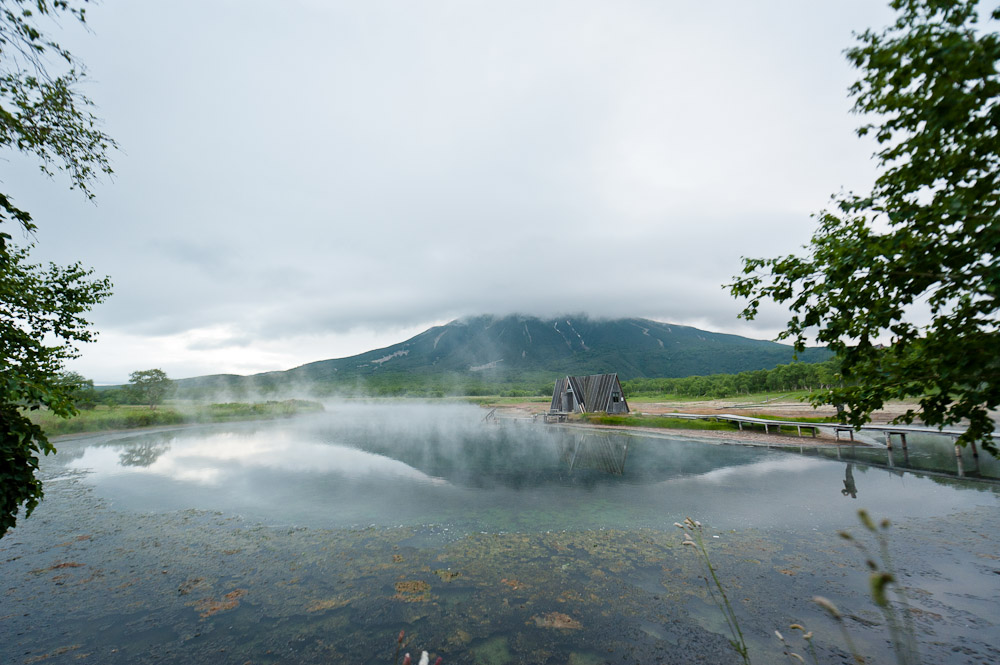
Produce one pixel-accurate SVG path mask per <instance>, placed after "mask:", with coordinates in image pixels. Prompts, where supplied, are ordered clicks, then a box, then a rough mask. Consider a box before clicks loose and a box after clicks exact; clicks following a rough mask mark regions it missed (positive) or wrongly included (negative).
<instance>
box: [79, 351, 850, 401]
mask: <svg viewBox="0 0 1000 665" xmlns="http://www.w3.org/2000/svg"><path fill="white" fill-rule="evenodd" d="M839 370H840V362H839V361H838V360H837V359H832V360H827V361H825V362H821V363H804V362H794V363H789V364H787V365H778V366H777V367H775V368H774V369H761V370H753V371H747V372H740V373H738V374H710V375H707V376H688V377H684V378H636V379H629V380H627V381H622V388H623V389H624V391H625V395H626V397H648V396H655V395H676V396H679V397H707V398H713V399H714V398H722V397H733V396H737V395H745V394H751V393H762V392H778V391H787V392H796V391H804V390H816V389H819V388H824V387H829V386H833V385H835V384H838V382H839V378H838V372H839ZM555 378H556V377H555V376H554V375H553V373H552V372H531V373H525V374H520V375H517V374H515V375H512V376H506V377H504V378H503V379H494V380H492V381H491V380H489V379H487V378H486V377H483V378H481V379H480V378H470V377H468V376H454V375H452V376H449V375H443V376H420V375H413V374H409V375H408V374H405V373H398V374H390V373H386V374H383V375H380V376H373V377H367V380H365V381H359V382H357V383H354V384H352V385H351V387H350V390H345V389H344V388H343V387H341V386H335V385H330V384H323V383H319V384H314V385H311V386H301V385H300V386H296V387H294V389H293V386H290V385H288V384H280V383H279V384H271V385H257V386H255V387H254V388H253V389H252V390H250V389H247V387H246V384H243V383H233V384H232V385H231V386H228V387H226V388H224V389H221V390H220V388H219V387H218V386H214V387H212V388H209V387H206V386H178V387H177V388H176V389H175V390H174V392H173V394H172V395H171V396H170V397H172V398H174V399H187V400H197V401H215V402H218V401H222V402H242V401H248V400H249V401H254V400H258V401H259V400H262V399H274V398H275V397H280V396H287V394H291V393H295V394H301V395H302V396H310V397H315V398H322V397H335V396H350V397H423V398H435V397H486V396H499V397H540V396H547V395H551V394H552V387H553V384H554V382H555ZM91 398H92V399H93V401H94V402H98V403H104V404H109V405H110V404H142V403H144V402H143V401H142V399H141V397H140V396H139V395H137V394H136V393H135V392H134V391H133V390H130V387H129V386H121V387H116V388H101V389H98V391H97V393H96V394H95V395H91ZM84 408H86V406H84Z"/></svg>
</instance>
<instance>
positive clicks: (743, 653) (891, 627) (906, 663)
mask: <svg viewBox="0 0 1000 665" xmlns="http://www.w3.org/2000/svg"><path fill="white" fill-rule="evenodd" d="M858 519H859V520H860V521H861V525H862V526H863V527H864V528H865V529H866V530H867V531H868V532H869V533H871V534H872V535H873V536H874V538H875V541H876V544H877V546H878V554H877V555H874V554H872V553H871V552H870V551H869V550H868V548H867V547H866V546H865V544H864V543H863V542H861V541H860V540H858V539H856V538H855V537H854V536H853V535H851V534H850V533H849V532H847V531H840V532H838V533H839V535H840V537H841V538H843V539H844V540H846V541H849V542H851V543H853V544H854V545H856V546H857V548H858V550H859V551H860V552H861V554H862V555H863V556H864V558H865V565H866V566H867V568H868V570H869V571H870V574H869V590H870V593H871V598H872V601H873V602H874V603H875V605H876V606H877V607H878V608H879V610H880V611H881V613H882V615H883V617H884V618H885V621H886V628H887V629H888V631H889V637H890V640H891V644H892V651H893V653H894V654H895V656H896V662H897V663H898V664H899V665H916V664H917V663H919V662H920V656H919V654H918V650H917V637H916V631H915V629H914V626H913V618H912V611H911V609H910V604H909V601H908V600H907V597H906V592H905V591H904V589H903V587H901V586H900V585H899V581H898V577H897V574H896V571H895V569H894V567H893V565H892V560H891V557H890V555H889V539H888V536H887V535H886V532H887V531H888V530H889V520H887V519H883V520H882V521H881V522H879V524H878V526H876V525H875V521H874V520H873V519H872V518H871V516H870V515H869V514H868V511H866V510H859V511H858ZM674 526H675V527H677V528H678V529H681V530H682V531H683V532H684V540H683V542H682V543H681V544H682V545H686V546H688V547H691V548H692V549H694V550H695V552H696V554H697V557H698V560H699V561H700V562H701V565H702V567H703V568H704V569H705V571H706V572H707V573H708V575H705V576H703V577H702V579H703V580H704V582H705V587H706V588H707V589H708V595H709V597H710V598H711V600H712V602H713V603H714V604H715V606H716V607H717V608H718V609H719V612H720V613H721V614H722V616H723V618H724V619H725V622H726V628H727V629H728V631H729V635H730V637H729V645H730V646H731V647H732V648H733V650H735V651H736V653H738V654H739V656H740V658H741V659H742V660H743V662H744V663H745V664H746V665H750V650H749V647H748V646H747V642H746V639H745V638H744V636H743V630H742V628H741V627H740V620H739V617H738V616H737V615H736V612H735V611H734V609H733V605H732V603H731V602H730V601H729V595H728V594H727V593H726V587H725V585H723V584H722V582H721V581H720V580H719V575H718V569H717V568H716V566H715V565H713V563H712V559H711V557H710V556H709V554H708V548H707V547H706V546H705V539H704V537H703V533H702V525H701V522H699V521H697V520H692V519H691V518H690V517H687V518H685V519H684V523H683V524H681V523H679V522H674ZM692 534H693V535H692ZM890 593H891V594H892V595H893V596H894V599H893V598H892V597H890ZM813 602H814V603H816V605H818V606H819V607H821V608H823V610H825V611H826V613H827V614H828V615H829V616H830V618H831V619H833V620H834V621H835V622H836V624H837V626H838V627H839V629H840V633H841V637H842V638H843V640H844V643H845V644H846V646H847V648H848V650H849V651H850V653H851V657H852V659H853V661H854V663H856V664H857V665H864V663H866V662H868V660H867V659H866V658H865V657H864V655H862V654H861V653H860V651H859V649H858V647H857V646H856V644H855V642H854V640H853V639H852V638H851V634H850V632H849V631H848V629H847V626H846V625H845V623H844V615H843V613H842V612H841V611H840V610H839V609H838V608H837V606H836V605H834V604H833V603H832V602H830V600H829V599H828V598H824V597H822V596H815V597H813ZM789 629H790V630H794V631H800V632H801V633H802V640H803V642H805V646H806V651H807V652H808V653H809V655H810V656H811V657H812V661H813V663H815V664H816V665H819V658H817V656H816V649H815V645H814V644H813V637H814V635H813V632H812V631H808V630H806V629H805V627H804V626H802V624H799V623H793V624H791V625H790V626H789ZM774 634H775V636H776V637H777V638H778V640H779V641H780V642H781V645H782V647H783V653H784V655H785V656H786V657H787V658H789V660H790V661H793V662H796V661H797V662H800V663H804V662H805V659H804V658H803V657H802V656H801V655H799V654H798V653H795V652H794V651H792V650H791V649H792V648H793V647H792V646H791V645H790V644H789V643H788V641H787V640H786V639H785V636H784V635H783V634H782V633H781V631H780V630H775V631H774Z"/></svg>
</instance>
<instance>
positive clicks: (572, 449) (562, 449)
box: [559, 435, 629, 476]
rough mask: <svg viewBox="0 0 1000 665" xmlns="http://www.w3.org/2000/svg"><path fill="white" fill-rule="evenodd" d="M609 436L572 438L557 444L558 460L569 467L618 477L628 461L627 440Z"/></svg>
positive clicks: (571, 469)
mask: <svg viewBox="0 0 1000 665" xmlns="http://www.w3.org/2000/svg"><path fill="white" fill-rule="evenodd" d="M623 438H624V437H609V436H593V435H591V436H574V437H567V438H566V439H564V440H562V441H560V442H559V458H560V460H561V461H562V462H563V463H564V464H566V465H567V466H568V467H569V470H570V472H572V471H574V470H577V469H592V470H596V471H602V472H604V473H611V474H614V475H617V476H620V475H622V474H624V473H625V460H626V459H628V443H629V442H628V438H624V440H623Z"/></svg>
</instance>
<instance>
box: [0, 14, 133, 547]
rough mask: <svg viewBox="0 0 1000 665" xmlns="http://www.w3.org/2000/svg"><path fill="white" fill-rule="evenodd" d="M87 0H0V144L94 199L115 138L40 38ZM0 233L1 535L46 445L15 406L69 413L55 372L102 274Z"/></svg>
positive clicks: (36, 495) (31, 488) (32, 493)
mask: <svg viewBox="0 0 1000 665" xmlns="http://www.w3.org/2000/svg"><path fill="white" fill-rule="evenodd" d="M84 5H86V0H0V148H4V149H7V150H9V151H13V152H17V153H21V154H22V155H25V156H27V157H30V158H33V159H36V160H37V161H38V163H39V167H40V168H41V171H42V173H44V174H46V175H49V176H51V175H53V174H54V172H55V171H56V170H59V171H62V172H64V173H65V174H66V175H67V176H68V177H69V180H70V189H78V190H80V191H82V192H83V193H84V195H85V196H87V198H93V191H92V189H91V185H92V184H93V183H94V182H95V181H96V180H97V179H98V178H99V176H100V175H101V174H106V175H110V174H111V172H112V170H111V165H110V162H109V160H108V152H109V151H110V150H113V149H114V148H115V147H116V146H115V142H114V141H113V140H112V139H111V138H110V137H109V136H107V135H106V134H105V133H104V132H103V131H102V130H101V129H100V121H99V120H98V119H97V118H96V117H95V116H94V115H93V114H92V113H91V112H90V109H91V108H92V107H93V104H92V103H91V101H90V100H89V99H88V98H87V97H86V96H85V95H83V94H82V93H81V92H80V89H79V85H80V83H81V82H82V81H83V80H84V67H83V65H82V63H80V62H79V61H78V60H77V59H76V58H75V57H74V56H73V54H72V53H70V52H69V51H68V50H66V49H65V48H63V47H61V46H60V45H59V44H58V43H57V42H56V41H55V40H54V39H53V38H51V37H50V36H49V35H47V34H46V33H45V31H44V29H43V28H45V27H51V26H52V23H51V22H49V21H50V20H53V19H57V18H58V17H59V16H63V15H69V16H71V17H73V18H74V19H75V20H78V21H80V22H81V23H82V22H84V15H85V11H86V10H85V7H84ZM5 222H6V223H13V225H14V226H15V227H19V228H20V229H21V231H22V232H24V233H28V234H30V233H31V232H32V231H34V230H35V228H36V226H35V223H34V221H33V220H32V218H31V215H30V214H29V213H28V212H27V211H26V210H24V209H22V208H20V207H18V206H17V205H15V203H14V198H13V197H12V196H10V195H9V194H8V193H7V192H0V224H3V223H5ZM12 239H13V236H12V235H11V233H10V232H8V229H6V228H4V229H3V230H2V231H0V537H2V536H3V535H4V534H5V533H6V532H7V530H8V529H10V528H12V527H13V526H14V524H15V520H16V516H17V512H18V510H19V508H20V506H21V505H24V507H25V510H26V513H27V514H30V513H31V511H32V510H33V509H34V508H35V506H36V505H37V504H38V500H39V499H40V498H41V496H42V487H41V483H40V481H39V480H38V479H37V478H36V477H35V472H36V471H37V469H38V456H39V455H40V454H49V453H52V452H54V448H53V447H52V445H51V444H50V443H49V441H48V439H47V438H46V437H45V433H44V432H43V431H42V430H41V429H40V428H39V427H38V426H37V425H35V424H33V423H32V422H31V421H29V420H28V419H27V418H26V417H25V415H24V413H23V410H24V409H38V408H40V407H47V408H48V409H50V410H51V411H52V412H53V413H55V414H57V415H61V416H69V415H72V414H74V413H75V407H74V405H73V399H72V396H73V393H74V392H76V390H75V389H74V388H73V387H72V386H71V385H68V384H67V382H66V381H64V380H62V379H60V373H61V372H62V370H63V362H64V361H65V360H67V359H69V358H72V357H75V355H76V349H75V344H77V343H82V342H88V341H90V340H91V339H93V336H94V333H93V332H91V331H90V330H88V326H89V323H88V322H87V321H86V320H85V319H84V318H83V315H84V314H85V313H86V312H87V311H88V310H89V309H90V308H91V307H92V306H93V305H95V304H96V303H99V302H101V301H102V300H104V299H105V298H107V297H108V295H109V294H110V288H111V283H110V282H109V281H108V279H107V278H104V279H98V280H91V279H90V275H91V272H90V271H89V270H86V269H84V268H83V267H81V266H80V264H74V265H71V266H68V267H58V266H55V265H52V266H51V267H50V268H49V269H48V270H44V269H43V268H41V266H36V265H30V264H29V263H28V262H27V256H28V250H27V249H24V248H21V249H18V248H16V247H13V246H12V244H11V241H12Z"/></svg>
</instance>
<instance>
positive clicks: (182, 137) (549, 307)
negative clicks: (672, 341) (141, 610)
mask: <svg viewBox="0 0 1000 665" xmlns="http://www.w3.org/2000/svg"><path fill="white" fill-rule="evenodd" d="M886 18H887V12H886V10H885V9H884V8H882V7H876V6H875V3H870V2H867V1H864V2H862V1H861V0H855V1H853V2H847V3H839V4H838V5H836V6H833V5H830V6H813V5H808V6H807V5H804V4H803V5H789V4H788V3H785V2H760V3H745V2H736V1H732V2H724V3H721V4H719V3H716V4H714V5H712V6H711V7H708V6H702V5H699V4H697V3H688V4H686V5H677V4H676V3H670V4H667V3H661V2H653V1H648V2H647V1H632V2H621V3H613V4H608V3H604V2H590V1H583V2H581V1H577V0H574V1H573V2H570V1H568V0H567V1H563V2H559V1H557V2H547V3H536V2H509V3H508V2H504V3H467V2H435V3H416V4H406V5H400V4H399V3H395V2H391V3H390V2H378V1H372V2H366V3H360V4H358V3H323V2H316V1H306V0H298V1H290V2H287V3H282V5H281V6H280V7H276V6H275V5H273V4H272V3H263V2H260V1H257V0H254V1H250V2H241V3H234V2H227V3H211V4H208V5H206V4H204V3H194V2H193V1H191V0H181V1H179V2H177V3H174V4H172V5H171V6H170V7H169V8H165V7H162V6H159V5H148V4H145V3H131V4H124V5H122V6H116V7H115V8H114V9H113V10H112V8H111V7H110V6H106V7H98V8H97V9H95V10H94V11H92V12H88V19H89V22H90V24H91V27H92V28H93V31H94V33H93V34H83V33H82V32H81V33H78V32H72V31H71V33H70V34H69V35H68V37H67V39H68V42H67V45H68V46H70V47H71V48H72V49H73V50H74V51H75V52H76V53H78V54H79V55H80V57H81V58H82V59H83V60H84V61H85V62H87V63H88V65H89V69H90V71H91V73H92V76H93V78H94V81H93V82H92V83H91V84H89V85H88V88H87V93H88V95H90V96H91V97H93V98H94V99H95V101H96V102H97V104H98V106H99V108H98V111H99V113H100V114H101V115H102V116H103V117H104V118H105V120H106V129H107V130H108V131H109V132H110V133H111V134H113V135H114V136H115V137H116V138H117V139H118V140H119V141H120V142H121V144H122V145H123V147H124V152H123V153H121V154H119V155H116V156H115V167H116V170H117V175H116V178H115V181H114V182H113V183H109V184H107V185H106V186H100V187H99V188H98V205H97V206H96V207H95V206H92V205H90V204H89V203H87V202H86V201H84V200H82V199H80V197H78V196H77V195H75V194H73V193H70V192H67V191H64V183H62V182H60V181H58V180H56V181H48V180H45V179H40V178H39V177H38V175H37V173H35V172H34V170H33V167H31V168H28V167H27V166H30V165H22V163H21V162H18V161H16V160H15V161H14V162H12V166H14V167H15V168H14V169H13V171H12V175H11V177H10V178H8V180H7V182H5V186H7V185H9V186H10V187H11V188H12V190H13V191H14V193H15V195H16V196H18V197H19V198H18V201H20V202H22V203H24V204H25V205H26V206H27V207H28V209H30V210H32V211H33V213H34V214H35V218H36V220H37V221H38V222H39V225H40V229H41V230H40V232H39V243H40V244H39V253H40V254H39V256H41V257H44V258H51V259H53V260H57V261H60V262H72V261H76V260H83V261H84V262H85V263H87V264H90V265H94V266H95V268H96V269H97V270H98V272H100V273H101V274H109V275H111V276H112V278H113V280H114V282H115V295H114V297H113V298H112V299H111V300H110V301H109V302H108V303H106V304H105V305H102V306H101V307H100V308H98V309H97V310H96V311H95V313H94V320H95V323H96V324H97V326H98V328H99V329H101V330H103V331H105V334H104V335H103V337H102V341H100V342H99V343H98V344H97V345H95V346H92V347H90V348H88V349H87V350H86V351H85V357H84V359H83V360H81V361H80V362H81V363H83V365H82V366H81V367H82V368H83V369H81V370H80V371H84V373H86V374H88V375H90V374H97V373H101V374H102V375H109V374H113V372H108V371H105V368H107V367H109V365H108V363H114V364H124V363H126V362H127V363H129V366H131V367H132V368H133V369H134V367H136V366H145V365H149V366H157V365H167V366H171V363H173V366H174V367H175V370H174V373H175V374H179V373H186V372H190V373H207V372H223V371H234V372H235V371H240V372H242V371H249V370H251V369H255V371H260V370H262V369H285V368H287V367H289V366H291V365H294V364H300V363H304V362H308V361H311V360H318V359H321V358H324V357H337V356H342V355H349V354H351V353H357V352H361V351H364V350H368V349H369V348H372V346H370V345H371V344H381V345H385V344H388V343H391V342H395V341H400V340H401V339H403V337H399V338H396V339H389V338H388V336H389V335H392V334H404V333H407V332H409V331H419V329H422V327H426V326H429V325H431V324H432V323H440V322H443V321H447V320H449V319H451V318H454V317H457V316H461V315H468V314H478V313H496V314H503V313H507V312H523V313H528V314H538V315H547V314H552V313H555V312H567V311H573V312H587V313H589V314H591V315H593V316H650V317H654V318H659V319H662V320H667V321H673V322H677V323H691V322H696V321H697V322H703V323H704V325H705V327H709V328H712V329H715V330H726V331H730V330H734V329H738V330H740V331H743V333H744V334H751V335H754V336H761V337H772V336H773V334H774V332H775V331H776V330H777V329H778V327H780V323H781V322H782V321H783V320H784V319H783V318H782V316H783V315H782V314H781V313H780V312H779V311H774V312H772V311H770V310H767V311H766V312H765V313H764V314H763V316H762V318H761V319H760V320H759V321H758V323H757V324H755V326H751V325H749V324H744V323H741V322H739V321H737V320H736V318H735V316H736V314H737V313H738V311H739V310H740V308H741V307H740V304H739V303H737V302H736V301H734V300H733V299H732V298H730V297H729V296H728V294H727V293H726V291H725V290H724V289H723V288H722V285H723V284H725V283H727V282H728V281H729V280H730V279H731V278H732V275H734V274H735V273H736V272H738V271H739V268H740V263H739V259H740V257H741V256H770V255H777V254H782V253H788V252H792V251H795V250H796V249H797V248H798V247H800V246H801V245H803V244H804V243H806V242H807V241H808V239H809V236H810V234H811V232H812V230H813V228H814V224H813V222H812V220H811V219H810V218H809V215H810V214H811V213H814V212H817V211H818V210H819V209H821V208H822V207H823V206H824V205H825V204H826V202H827V201H828V197H829V195H830V194H831V193H833V192H836V191H838V190H839V189H841V188H846V189H863V188H864V187H865V185H866V183H867V182H868V181H870V179H871V175H872V172H871V165H870V162H869V160H868V155H869V153H870V152H871V146H870V145H868V144H866V143H864V142H862V141H859V140H856V139H854V138H852V129H853V127H854V126H855V125H856V124H857V122H858V119H857V118H855V117H851V116H849V115H848V110H849V108H850V102H849V100H848V99H847V97H846V92H845V91H846V87H847V85H848V84H849V82H850V81H851V80H852V78H853V73H852V72H851V71H850V69H849V66H848V65H847V63H846V62H845V61H844V59H843V56H842V54H841V51H842V49H843V48H845V47H846V46H848V45H849V44H850V43H851V37H850V31H851V30H852V29H863V28H864V27H866V26H869V25H879V24H882V23H885V21H886ZM179 35H183V36H184V39H183V40H179V38H178V36H179ZM181 44H183V46H181ZM362 331H364V332H362ZM307 339H308V340H314V341H315V340H325V341H323V342H322V343H320V342H315V343H313V342H308V343H306V342H303V340H307ZM111 344H116V345H117V347H116V348H111V347H110V346H109V345H111ZM116 353H117V356H116V355H115V354H116ZM308 354H320V355H316V356H311V355H308ZM112 358H119V359H120V360H111V359H112ZM258 368H259V369H258Z"/></svg>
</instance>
